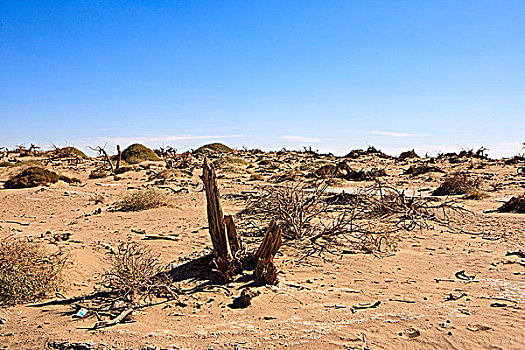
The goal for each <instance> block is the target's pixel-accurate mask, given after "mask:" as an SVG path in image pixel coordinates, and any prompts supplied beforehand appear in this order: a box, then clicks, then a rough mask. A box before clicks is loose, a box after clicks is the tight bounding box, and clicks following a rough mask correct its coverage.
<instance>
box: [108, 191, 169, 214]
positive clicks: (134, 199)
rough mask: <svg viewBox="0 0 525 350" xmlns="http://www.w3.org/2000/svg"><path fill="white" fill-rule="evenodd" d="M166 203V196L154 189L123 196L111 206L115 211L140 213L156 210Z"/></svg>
mask: <svg viewBox="0 0 525 350" xmlns="http://www.w3.org/2000/svg"><path fill="white" fill-rule="evenodd" d="M166 203H167V198H166V195H165V194H164V193H163V192H160V191H158V190H156V189H154V188H149V189H146V190H138V191H135V192H133V193H131V194H128V195H125V196H124V197H123V198H122V199H121V200H120V201H118V202H116V203H115V204H114V205H113V209H114V210H116V211H141V210H147V209H152V208H158V207H160V206H163V205H165V204H166Z"/></svg>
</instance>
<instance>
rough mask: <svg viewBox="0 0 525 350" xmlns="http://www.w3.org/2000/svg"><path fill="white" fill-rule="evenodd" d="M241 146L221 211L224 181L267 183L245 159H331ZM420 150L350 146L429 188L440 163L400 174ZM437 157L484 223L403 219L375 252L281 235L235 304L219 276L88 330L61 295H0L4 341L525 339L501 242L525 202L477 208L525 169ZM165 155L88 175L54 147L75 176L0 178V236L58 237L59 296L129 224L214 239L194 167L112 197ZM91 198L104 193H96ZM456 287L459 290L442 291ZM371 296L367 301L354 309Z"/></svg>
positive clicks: (175, 244) (215, 344)
mask: <svg viewBox="0 0 525 350" xmlns="http://www.w3.org/2000/svg"><path fill="white" fill-rule="evenodd" d="M239 157H242V158H244V159H246V163H242V164H239V165H237V166H235V167H234V169H222V170H219V171H218V173H219V174H220V175H222V176H221V177H220V180H219V186H220V190H221V194H222V195H223V206H224V209H225V212H226V213H232V214H235V213H236V212H238V211H239V210H240V209H242V208H243V206H244V203H243V202H242V201H241V200H239V199H229V198H231V197H228V196H227V194H235V193H240V192H241V191H245V190H253V189H254V187H255V186H257V185H261V184H263V183H264V181H248V179H249V177H250V176H251V174H253V173H260V174H263V175H265V174H267V175H271V174H272V173H277V172H279V171H284V170H289V169H294V168H297V167H299V166H301V165H302V166H303V168H308V166H309V167H311V168H312V169H313V168H314V167H315V166H316V164H318V163H316V162H319V160H321V161H323V162H326V163H331V164H335V162H336V161H337V160H336V159H334V158H333V157H329V156H325V157H319V158H315V159H312V157H311V156H309V155H307V154H301V153H292V154H284V155H282V154H281V155H277V154H275V153H274V154H269V155H265V156H264V157H266V158H268V159H272V160H273V161H274V162H275V163H276V164H277V168H276V169H269V168H268V167H266V168H265V167H263V166H258V165H257V164H256V162H255V161H256V160H257V159H258V157H260V155H259V156H258V155H253V154H249V153H246V154H244V155H243V154H241V155H239ZM199 161H200V160H199ZM418 161H419V160H409V161H394V160H390V159H382V158H378V157H376V156H364V157H361V158H360V159H358V160H348V162H349V165H350V166H351V167H353V168H370V167H379V168H383V167H384V168H385V169H386V171H387V173H388V176H387V177H386V178H385V181H388V182H389V183H391V184H394V185H395V186H397V187H398V188H404V189H412V190H418V189H419V190H422V191H421V192H422V193H424V194H429V193H430V191H431V190H433V189H435V188H436V187H437V186H438V184H439V182H440V180H441V178H442V177H443V176H444V174H441V173H430V174H426V175H421V176H418V177H410V176H407V175H402V171H403V170H404V169H406V168H408V166H409V165H410V164H412V163H413V162H418ZM319 164H320V163H319ZM436 165H438V166H440V167H441V168H442V169H443V170H445V171H446V172H448V173H450V172H454V171H459V170H465V171H469V172H470V173H472V174H476V175H477V176H480V177H482V178H483V184H482V188H483V189H485V190H486V191H487V192H488V193H489V197H488V198H486V199H483V200H464V199H461V198H460V197H458V198H457V200H458V202H459V203H460V204H461V205H463V206H465V207H466V208H468V209H470V210H472V212H473V214H472V215H471V220H470V223H469V225H470V226H469V227H470V228H471V230H472V231H476V232H480V233H482V234H476V235H471V234H465V233H457V232H456V233H454V232H450V231H448V230H446V229H442V228H441V229H440V228H437V229H435V230H423V231H415V232H406V233H404V234H403V235H402V237H401V239H400V241H399V243H398V246H397V249H396V250H395V251H394V252H393V254H391V255H388V256H384V257H379V256H375V255H372V254H343V249H344V247H341V249H339V251H338V253H336V254H332V255H327V256H325V258H327V259H321V258H319V257H311V258H310V259H308V260H300V257H301V256H302V255H301V252H300V251H299V250H298V249H297V248H295V246H294V244H293V243H287V244H285V245H284V246H283V248H282V249H281V251H280V252H279V254H278V256H277V259H276V264H277V266H278V267H279V269H280V270H281V274H280V283H279V285H278V286H260V287H257V290H259V291H260V292H261V295H260V296H258V297H256V298H255V299H254V300H253V303H252V305H251V306H249V307H248V308H245V309H235V308H232V307H231V303H232V300H233V299H234V298H235V297H236V296H238V295H239V293H240V290H241V288H242V287H243V286H244V285H245V284H246V282H244V281H235V282H233V283H231V284H230V285H228V286H227V289H228V290H229V291H230V293H228V292H227V291H226V290H225V289H223V288H211V289H209V290H206V291H203V292H199V293H195V294H194V295H192V296H191V298H190V297H185V299H184V300H185V302H184V303H177V302H175V301H173V302H170V303H165V304H162V305H158V306H153V307H150V308H147V309H144V310H141V311H138V312H136V313H135V315H134V321H135V322H132V323H125V324H119V325H116V326H114V327H110V328H106V329H101V330H95V331H89V330H86V328H89V327H91V326H92V325H93V324H94V322H95V321H96V319H94V318H86V319H74V318H72V317H71V315H70V314H68V312H69V311H71V307H70V306H67V305H50V306H43V307H31V306H28V305H25V306H24V305H22V306H15V307H8V308H4V309H0V318H1V319H3V320H4V322H2V324H0V349H49V348H55V349H57V348H58V349H60V348H67V347H66V346H67V344H68V343H69V344H72V343H81V344H76V345H75V346H76V347H70V348H75V349H77V348H78V349H143V348H144V349H150V348H151V349H155V348H158V349H169V348H174V349H284V348H291V349H373V350H375V349H524V348H525V312H524V311H523V309H522V307H523V305H524V302H525V278H524V275H525V269H524V267H525V265H524V259H520V258H519V257H517V256H505V255H506V253H507V252H509V251H516V250H519V249H523V248H524V242H525V234H524V233H525V225H524V218H525V216H524V215H523V214H501V213H484V211H485V210H487V209H495V208H497V207H499V206H500V205H501V201H503V200H506V199H508V198H509V197H510V196H512V195H516V194H520V193H522V192H523V191H524V188H525V176H523V175H518V174H517V172H516V168H517V166H519V165H505V164H504V163H503V162H502V161H482V160H476V159H474V160H471V159H467V160H464V161H462V162H460V163H457V164H450V163H449V162H448V161H438V162H437V163H436ZM162 166H163V163H150V164H147V166H144V168H145V169H141V170H139V171H132V172H128V173H125V174H123V175H121V176H120V177H121V179H120V180H118V181H115V180H114V179H113V178H112V177H108V178H104V179H88V175H89V173H90V171H91V170H92V169H94V167H95V164H94V162H92V161H86V162H85V163H83V164H78V165H69V164H68V163H67V162H65V161H64V162H58V161H57V162H55V163H54V164H51V165H48V168H50V169H53V170H55V171H57V172H59V173H64V174H68V175H70V176H76V177H78V178H80V179H81V180H82V184H80V185H68V184H66V183H64V182H59V183H57V184H53V185H51V186H44V187H37V188H31V189H19V190H6V189H1V190H0V237H7V236H10V235H14V236H16V237H25V238H27V237H29V238H30V239H31V240H33V241H35V242H38V244H42V245H44V246H45V247H46V248H47V249H49V250H50V251H54V250H56V249H59V248H62V249H65V250H66V251H68V252H69V253H70V255H71V257H72V260H73V262H74V263H73V266H71V267H70V268H69V269H68V270H67V272H66V277H67V280H68V289H67V290H66V291H65V292H64V294H65V295H66V296H68V297H70V296H77V295H81V294H85V293H90V292H92V291H93V288H94V286H95V284H96V282H97V281H98V280H99V279H100V274H101V273H103V272H104V271H105V270H106V269H108V268H109V267H110V266H109V262H108V254H109V249H108V247H111V246H115V244H117V241H118V240H119V239H125V238H126V237H127V236H130V237H131V238H132V239H133V240H136V241H141V242H142V243H143V244H145V245H147V246H149V247H151V248H152V249H153V250H154V251H155V252H158V253H159V254H160V256H161V259H162V261H163V262H165V263H172V265H173V266H175V265H178V264H182V263H185V262H188V261H191V260H192V259H196V258H198V257H201V256H203V255H205V254H208V253H209V252H210V246H211V243H210V239H209V234H208V231H207V220H206V207H205V195H204V192H203V191H202V184H201V182H200V179H199V177H198V175H200V173H201V171H200V169H198V168H197V169H196V170H195V171H194V173H193V176H191V177H190V176H179V177H177V178H175V179H174V180H170V181H169V182H168V183H167V184H168V185H169V186H171V187H172V188H175V189H177V188H181V187H185V188H188V190H189V193H184V192H181V193H177V194H174V193H172V192H171V191H169V190H166V193H167V195H168V196H169V198H170V205H169V206H167V207H161V208H157V209H150V210H146V211H141V212H126V213H123V212H112V211H109V210H108V209H109V208H110V206H111V204H112V203H114V202H115V201H116V200H118V199H119V198H120V197H121V196H122V195H123V194H125V193H126V192H130V191H133V190H135V189H137V188H141V187H143V186H146V185H153V184H154V181H149V180H148V178H149V176H150V175H151V172H152V170H154V171H158V170H160V167H162ZM19 171H20V168H18V167H15V168H0V181H5V180H7V178H9V176H10V175H12V174H15V173H17V172H19ZM164 185H166V183H164ZM366 185H367V183H366V182H356V181H343V182H342V183H340V184H338V186H339V187H343V188H356V187H362V186H366ZM0 187H1V186H0ZM95 198H98V199H102V200H103V203H95V201H94V199H95ZM98 209H101V212H100V213H99V214H97V213H96V212H97V211H98ZM8 221H10V222H8ZM16 222H19V223H23V224H29V225H21V224H19V223H16ZM139 230H145V232H146V234H155V235H165V236H167V237H170V238H172V239H175V240H145V239H144V235H143V234H139V233H135V232H136V231H139ZM133 231H135V232H133ZM65 232H68V233H71V235H70V238H69V239H68V240H66V241H59V242H56V241H54V240H53V239H52V237H53V235H55V234H60V233H65ZM460 270H465V271H466V273H467V274H468V275H476V278H475V281H474V282H469V281H463V280H461V279H458V278H456V277H455V273H456V272H458V271H460ZM461 292H463V293H466V295H464V296H463V297H461V298H460V299H458V300H453V301H446V300H445V299H446V297H447V296H448V295H450V294H453V295H457V294H458V293H461ZM498 298H499V299H498ZM378 301H380V304H379V305H378V306H377V307H375V308H368V309H359V310H355V309H352V307H353V306H354V305H359V304H360V303H375V302H378ZM494 303H500V304H498V305H500V306H498V307H496V305H495V304H494ZM491 305H492V306H491ZM418 332H419V335H417V334H418ZM412 335H415V336H412ZM61 342H68V343H62V345H60V344H61Z"/></svg>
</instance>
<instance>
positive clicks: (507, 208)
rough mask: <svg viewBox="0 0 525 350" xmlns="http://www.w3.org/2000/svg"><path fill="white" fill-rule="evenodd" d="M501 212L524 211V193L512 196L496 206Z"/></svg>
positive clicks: (522, 212)
mask: <svg viewBox="0 0 525 350" xmlns="http://www.w3.org/2000/svg"><path fill="white" fill-rule="evenodd" d="M498 211H499V212H501V213H519V214H524V213H525V193H523V194H521V195H519V196H515V197H512V198H511V199H509V201H508V202H507V203H505V204H503V205H502V206H501V207H499V208H498Z"/></svg>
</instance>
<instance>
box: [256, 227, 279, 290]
mask: <svg viewBox="0 0 525 350" xmlns="http://www.w3.org/2000/svg"><path fill="white" fill-rule="evenodd" d="M282 243H283V241H282V235H281V227H280V226H279V225H277V223H276V222H275V220H272V221H271V222H270V225H269V226H268V229H267V230H266V233H265V235H264V239H263V241H262V243H261V246H260V247H259V249H258V250H257V252H256V253H255V261H257V266H256V268H255V276H256V277H257V278H258V279H260V280H264V281H266V283H268V284H276V283H277V273H278V271H277V268H276V267H275V264H274V263H273V258H274V256H275V254H277V251H278V250H279V248H280V247H281V245H282Z"/></svg>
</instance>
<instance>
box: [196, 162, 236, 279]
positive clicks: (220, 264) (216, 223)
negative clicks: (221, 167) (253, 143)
mask: <svg viewBox="0 0 525 350" xmlns="http://www.w3.org/2000/svg"><path fill="white" fill-rule="evenodd" d="M202 181H203V182H204V190H205V191H206V210H207V213H208V227H209V231H210V237H211V242H212V244H213V257H214V261H215V265H216V267H217V270H218V272H219V275H220V276H221V279H223V280H224V281H229V280H231V278H232V276H233V269H234V263H233V257H234V256H235V254H236V253H237V251H238V250H239V247H240V244H239V238H238V236H237V229H236V228H235V224H234V223H233V219H232V218H231V216H230V217H229V218H228V219H227V220H226V222H227V223H228V224H227V225H228V234H227V233H226V225H225V219H224V214H223V212H222V207H221V202H220V199H219V189H218V188H217V176H216V175H215V169H213V166H212V165H211V164H210V163H209V162H208V159H207V158H205V159H204V164H203V172H202ZM232 253H233V255H232Z"/></svg>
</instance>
